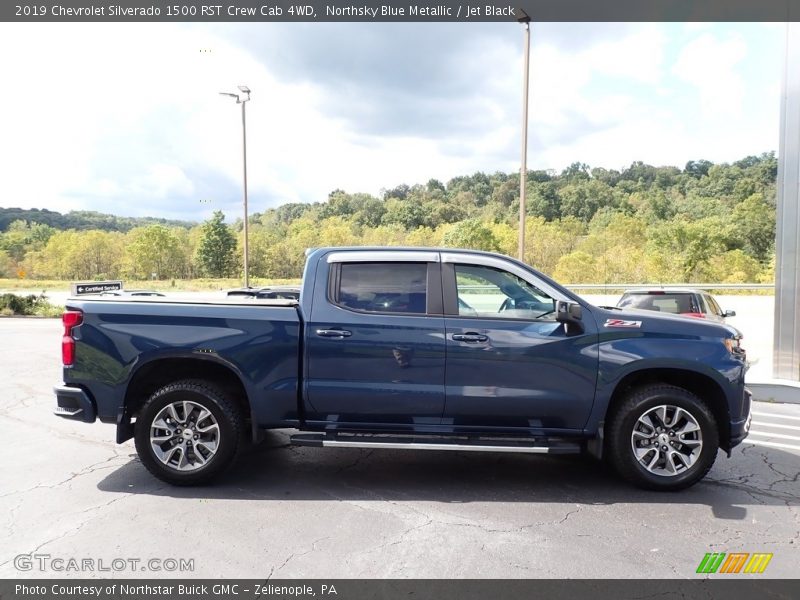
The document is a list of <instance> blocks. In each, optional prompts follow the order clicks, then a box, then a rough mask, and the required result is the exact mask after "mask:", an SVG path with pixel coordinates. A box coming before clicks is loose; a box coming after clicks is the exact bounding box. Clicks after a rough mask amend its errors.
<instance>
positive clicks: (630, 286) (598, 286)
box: [458, 283, 775, 293]
mask: <svg viewBox="0 0 800 600" xmlns="http://www.w3.org/2000/svg"><path fill="white" fill-rule="evenodd" d="M563 285H564V287H565V288H567V289H570V290H649V289H657V290H667V291H668V290H685V289H694V290H772V289H775V284H774V283H567V284H563ZM458 289H459V290H464V291H474V292H480V291H488V292H492V291H494V292H497V293H500V290H499V289H498V288H497V286H494V285H460V286H458Z"/></svg>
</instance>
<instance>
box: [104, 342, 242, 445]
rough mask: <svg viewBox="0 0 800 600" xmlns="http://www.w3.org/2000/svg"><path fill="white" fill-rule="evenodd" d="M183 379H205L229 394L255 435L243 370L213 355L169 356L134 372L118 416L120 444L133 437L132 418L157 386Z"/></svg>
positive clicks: (156, 359)
mask: <svg viewBox="0 0 800 600" xmlns="http://www.w3.org/2000/svg"><path fill="white" fill-rule="evenodd" d="M181 379H197V380H202V381H206V382H208V383H210V384H212V385H214V386H215V387H217V388H219V390H220V391H221V392H223V393H225V394H227V395H228V396H229V397H230V398H231V399H232V400H233V401H234V402H235V404H236V405H237V406H238V407H239V408H240V410H241V411H242V413H241V414H242V415H243V416H244V417H245V419H246V421H247V423H246V424H247V425H248V426H250V428H251V430H252V431H253V435H255V419H254V415H253V412H252V406H251V405H250V402H249V396H248V393H247V389H246V387H245V385H244V383H243V380H242V377H241V374H240V373H238V372H237V370H236V369H235V368H234V367H233V366H231V365H230V364H228V363H225V362H222V361H218V360H215V359H214V358H211V357H202V358H200V357H170V358H155V359H153V360H151V361H148V362H145V363H143V364H141V365H139V367H138V368H137V369H136V370H135V371H134V372H133V374H132V375H131V378H130V380H129V381H128V386H127V389H126V391H125V399H124V401H123V406H122V408H121V410H120V412H119V414H118V416H117V443H118V444H119V443H122V442H124V441H126V440H129V439H131V438H132V437H133V434H134V425H133V423H132V419H134V418H136V416H137V414H138V412H139V409H141V407H142V406H143V405H144V403H145V402H146V401H147V399H148V398H149V397H150V396H151V395H152V394H153V393H154V392H155V391H156V390H159V389H161V388H162V387H164V386H165V385H168V384H169V383H171V382H174V381H179V380H181Z"/></svg>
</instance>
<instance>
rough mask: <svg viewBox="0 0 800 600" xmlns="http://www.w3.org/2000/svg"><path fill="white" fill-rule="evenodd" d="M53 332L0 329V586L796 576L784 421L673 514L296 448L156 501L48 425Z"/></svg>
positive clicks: (671, 505)
mask: <svg viewBox="0 0 800 600" xmlns="http://www.w3.org/2000/svg"><path fill="white" fill-rule="evenodd" d="M723 308H733V309H735V310H737V312H739V314H740V315H743V314H747V313H743V312H741V310H740V309H739V307H737V306H731V305H730V304H728V305H725V304H723ZM760 314H764V313H760ZM738 318H739V317H737V319H738ZM762 327H763V328H764V329H766V328H767V327H769V329H770V333H771V325H767V324H766V323H761V324H759V328H762ZM60 329H61V328H60V324H59V323H58V322H57V321H55V320H40V319H0V336H1V338H2V340H3V342H4V343H3V344H2V346H0V385H2V389H3V390H4V394H3V396H2V398H1V399H0V439H1V440H2V442H3V447H4V450H3V452H2V457H3V459H2V460H0V511H2V514H3V515H5V523H3V525H2V527H3V528H4V532H3V540H4V542H3V544H2V545H0V577H19V576H25V577H41V576H45V577H57V576H63V575H64V572H63V571H62V570H59V568H58V567H57V566H54V565H58V566H61V568H63V566H64V565H68V564H72V563H69V562H68V561H69V559H73V558H74V559H76V561H78V565H79V568H81V569H83V570H82V571H79V572H75V571H70V572H69V574H70V575H73V576H76V575H79V574H80V575H83V576H89V577H92V576H107V575H108V574H109V572H106V571H101V570H99V568H102V567H105V568H112V565H114V566H115V567H121V568H120V569H118V570H117V569H114V570H117V571H118V572H117V575H119V576H130V577H145V576H148V577H149V576H165V575H166V576H180V575H193V576H201V577H218V576H230V577H253V578H262V577H263V578H265V579H266V578H268V577H274V578H283V577H323V578H333V577H634V576H640V577H641V576H644V577H696V576H697V575H695V569H696V568H697V566H698V564H699V563H700V561H701V559H702V558H703V556H704V554H705V553H706V552H750V553H753V552H769V553H773V554H774V557H773V559H772V561H771V562H770V564H769V566H768V569H767V571H766V573H765V574H766V575H768V576H772V577H789V576H796V573H797V565H798V564H800V549H798V546H799V545H800V507H799V505H800V485H799V484H798V479H799V478H800V405H777V404H764V403H757V404H756V407H755V409H754V422H753V432H754V433H753V435H752V436H751V438H749V440H748V443H745V444H744V445H742V446H741V447H739V448H737V449H736V450H735V451H734V453H733V457H732V458H731V459H727V458H726V457H725V455H724V454H722V453H720V455H719V457H718V460H717V463H716V465H715V467H714V468H713V470H712V471H711V473H710V475H709V477H708V478H707V479H706V480H704V481H703V482H702V483H700V484H698V485H697V486H695V487H694V488H692V489H690V490H687V491H685V492H680V493H677V494H659V493H654V492H644V491H640V490H637V489H634V488H631V487H629V486H628V485H626V484H624V483H622V482H620V481H619V480H618V479H617V478H616V477H614V476H613V475H612V474H611V473H610V472H608V471H606V470H605V469H602V468H599V467H598V465H597V464H596V463H594V462H592V461H591V460H589V459H584V458H580V457H561V458H557V457H550V458H548V457H541V456H535V455H520V456H516V455H505V454H503V455H490V454H487V455H475V454H474V453H451V452H442V453H435V452H409V451H388V450H384V451H381V450H358V449H335V450H334V449H322V448H296V447H291V446H288V445H287V440H288V437H287V435H286V434H284V433H271V434H269V435H268V437H267V439H266V440H265V442H264V443H263V444H261V445H260V446H258V447H256V448H254V449H252V450H251V451H249V452H248V453H247V455H246V456H244V457H243V458H242V460H241V461H240V462H239V464H238V466H237V467H236V468H235V469H233V470H232V471H231V472H230V473H228V474H227V475H225V476H224V477H223V478H221V480H220V481H219V482H218V483H217V484H216V485H214V486H211V487H202V488H174V487H170V486H168V485H165V484H163V483H161V482H159V481H157V480H155V479H154V478H152V477H151V476H150V475H149V474H148V473H147V472H146V471H145V469H144V468H143V467H142V465H141V464H140V463H139V462H138V460H137V459H136V457H135V452H134V449H133V445H132V443H131V442H128V443H126V444H123V445H121V446H117V445H115V444H114V443H113V437H114V427H113V426H110V425H101V424H99V423H98V424H95V425H87V424H83V423H73V422H68V421H63V420H60V419H57V418H56V417H54V416H52V414H51V409H52V406H53V397H52V393H51V387H52V385H53V384H54V383H57V382H58V381H60V377H61V371H60V349H59V339H60ZM745 335H746V336H747V331H745ZM751 339H753V338H751ZM754 342H755V343H761V342H756V340H754ZM748 349H749V348H748ZM749 442H753V443H749ZM31 554H33V555H36V556H37V557H39V558H36V557H34V558H31V557H30V556H28V555H31ZM19 555H23V558H22V559H20V558H17V557H18V556H19ZM42 556H48V558H46V559H43V558H41V557H42ZM26 557H27V558H26ZM53 559H64V562H61V563H56V562H54V560H53ZM87 559H88V561H91V562H87ZM114 559H121V562H119V561H118V562H116V563H115V562H114ZM151 560H153V562H152V563H151V562H150V561H151ZM137 561H138V562H137ZM170 561H174V562H170ZM187 562H191V563H192V565H191V566H192V568H193V570H191V571H188V572H180V571H179V570H173V569H172V567H173V566H175V567H176V568H178V567H180V565H181V563H183V565H184V566H186V563H187ZM88 565H91V568H90V567H89V566H88ZM42 567H44V568H45V570H44V571H42V570H41V568H42ZM143 569H144V570H143ZM187 569H188V567H187Z"/></svg>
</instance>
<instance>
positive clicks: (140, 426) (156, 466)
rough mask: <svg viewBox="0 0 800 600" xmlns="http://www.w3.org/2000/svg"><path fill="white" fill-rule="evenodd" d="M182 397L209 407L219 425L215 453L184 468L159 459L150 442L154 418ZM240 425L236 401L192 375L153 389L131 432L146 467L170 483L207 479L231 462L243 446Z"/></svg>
mask: <svg viewBox="0 0 800 600" xmlns="http://www.w3.org/2000/svg"><path fill="white" fill-rule="evenodd" d="M183 401H188V402H191V403H193V404H194V405H199V406H201V407H202V408H204V409H206V410H208V411H209V412H210V413H211V416H212V417H213V419H214V420H216V423H217V425H218V433H217V434H216V435H215V442H216V451H215V453H214V454H213V455H211V456H210V458H208V459H207V462H205V464H203V465H202V466H199V467H193V468H192V470H186V471H183V470H179V469H178V468H177V467H176V466H171V465H169V464H165V463H164V462H162V461H161V460H160V459H159V458H158V457H157V456H156V450H155V449H154V448H153V446H152V444H151V442H150V433H151V427H152V426H153V421H154V420H155V419H156V417H157V416H158V414H159V413H160V412H161V411H162V409H164V408H165V407H167V406H168V405H170V404H172V403H173V402H183ZM195 414H197V413H195ZM198 425H199V422H198ZM243 427H244V425H243V419H242V416H241V412H240V410H239V408H238V406H237V405H236V403H234V402H233V401H231V400H230V399H228V398H227V397H226V396H225V394H223V393H222V392H221V391H220V390H219V389H217V388H216V387H214V385H213V384H211V383H208V382H206V381H200V380H194V379H187V380H183V381H177V382H175V383H171V384H169V385H166V386H164V387H162V388H161V389H159V390H158V391H156V392H155V393H154V394H153V395H152V396H150V398H149V399H148V400H147V402H146V403H145V404H144V406H143V407H142V409H141V411H140V412H139V415H138V417H137V418H136V427H135V432H134V439H135V442H136V452H137V453H138V455H139V459H140V460H141V461H142V464H143V465H144V466H145V468H146V469H147V470H148V471H150V473H152V474H153V475H155V476H156V477H158V478H159V479H161V480H162V481H166V482H167V483H171V484H173V485H199V484H203V483H207V482H208V481H210V480H211V479H213V478H214V477H216V476H217V475H219V473H220V472H222V471H223V470H225V469H226V468H227V467H228V466H230V464H231V463H232V462H233V460H234V459H235V458H236V455H237V453H238V451H239V449H240V448H241V446H242V438H243V435H242V431H243ZM195 447H196V446H195ZM190 456H192V457H194V454H191V453H190ZM194 462H198V463H199V461H194Z"/></svg>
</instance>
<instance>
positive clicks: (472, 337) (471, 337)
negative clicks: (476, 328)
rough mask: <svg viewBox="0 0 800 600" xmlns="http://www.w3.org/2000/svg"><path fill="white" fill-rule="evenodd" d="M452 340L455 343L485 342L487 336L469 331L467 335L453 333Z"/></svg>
mask: <svg viewBox="0 0 800 600" xmlns="http://www.w3.org/2000/svg"><path fill="white" fill-rule="evenodd" d="M453 339H454V340H455V341H457V342H469V343H475V342H485V341H487V340H488V339H489V336H486V335H483V334H482V333H474V332H472V331H470V332H469V333H454V334H453Z"/></svg>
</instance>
